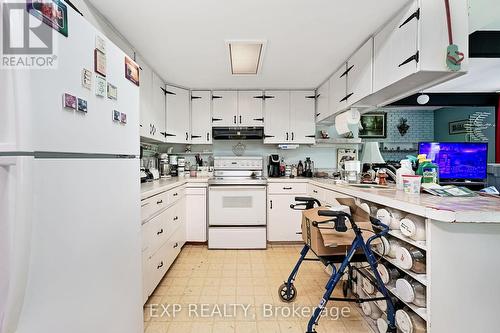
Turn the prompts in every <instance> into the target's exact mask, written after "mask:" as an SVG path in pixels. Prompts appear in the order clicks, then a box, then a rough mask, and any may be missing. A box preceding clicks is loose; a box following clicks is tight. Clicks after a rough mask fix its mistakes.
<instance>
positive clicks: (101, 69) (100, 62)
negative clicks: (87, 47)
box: [94, 49, 106, 76]
mask: <svg viewBox="0 0 500 333" xmlns="http://www.w3.org/2000/svg"><path fill="white" fill-rule="evenodd" d="M94 72H96V73H98V74H101V75H102V76H106V54H104V53H102V52H101V51H99V50H98V49H95V50H94Z"/></svg>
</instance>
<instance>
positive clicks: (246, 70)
mask: <svg viewBox="0 0 500 333" xmlns="http://www.w3.org/2000/svg"><path fill="white" fill-rule="evenodd" d="M226 45H227V47H228V51H229V61H230V64H231V74H233V75H257V73H258V72H259V70H260V67H261V66H262V56H263V54H264V49H265V45H266V42H265V41H262V40H253V41H241V40H238V41H226Z"/></svg>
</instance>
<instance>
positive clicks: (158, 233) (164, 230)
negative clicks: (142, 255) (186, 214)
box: [142, 203, 184, 254]
mask: <svg viewBox="0 0 500 333" xmlns="http://www.w3.org/2000/svg"><path fill="white" fill-rule="evenodd" d="M182 210H183V206H182V205H181V204H180V203H176V204H175V205H173V206H171V207H169V208H168V209H167V210H165V211H163V212H162V213H160V214H159V215H157V216H155V217H154V218H152V219H151V220H150V221H149V222H147V223H146V224H144V225H143V226H142V251H143V252H146V253H149V254H153V253H155V252H156V251H158V249H159V248H160V247H161V246H162V245H163V244H164V243H165V242H166V241H167V239H169V238H170V237H171V236H172V235H173V233H174V232H175V231H176V230H177V229H178V228H179V227H180V226H181V225H183V220H184V218H183V211H182Z"/></svg>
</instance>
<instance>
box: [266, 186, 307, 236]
mask: <svg viewBox="0 0 500 333" xmlns="http://www.w3.org/2000/svg"><path fill="white" fill-rule="evenodd" d="M269 185H270V186H269V187H268V196H267V199H268V203H267V240H268V241H271V242H273V241H274V242H278V241H279V242H286V241H289V242H290V241H300V240H302V235H301V234H300V231H301V228H300V226H301V223H302V212H301V211H298V210H293V209H291V208H290V205H291V204H293V203H295V197H297V196H305V195H306V192H307V184H306V183H273V184H269Z"/></svg>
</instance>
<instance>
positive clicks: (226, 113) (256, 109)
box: [212, 90, 264, 127]
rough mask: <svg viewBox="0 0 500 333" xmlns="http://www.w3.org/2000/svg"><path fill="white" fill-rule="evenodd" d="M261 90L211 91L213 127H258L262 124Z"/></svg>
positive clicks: (262, 97) (262, 98)
mask: <svg viewBox="0 0 500 333" xmlns="http://www.w3.org/2000/svg"><path fill="white" fill-rule="evenodd" d="M263 100H264V95H263V92H262V91H220V90H219V91H213V92H212V108H213V119H212V126H213V127H260V126H263V124H264V118H263V114H262V104H263Z"/></svg>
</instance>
